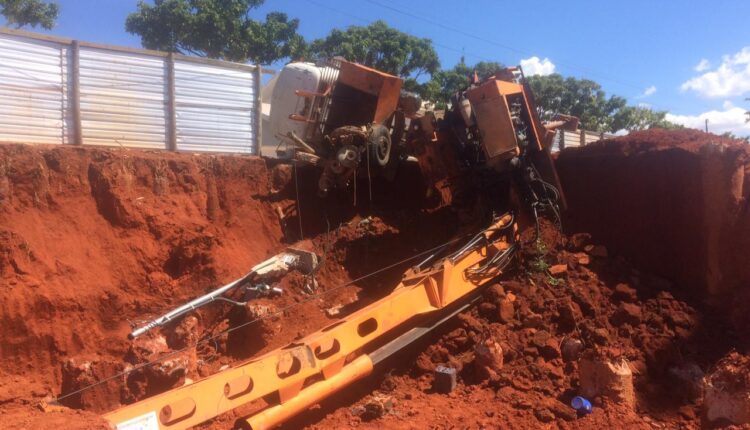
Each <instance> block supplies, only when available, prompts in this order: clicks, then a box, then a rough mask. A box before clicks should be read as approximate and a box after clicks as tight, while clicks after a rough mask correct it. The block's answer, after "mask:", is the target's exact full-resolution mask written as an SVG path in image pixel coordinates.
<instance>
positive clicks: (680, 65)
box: [0, 0, 750, 135]
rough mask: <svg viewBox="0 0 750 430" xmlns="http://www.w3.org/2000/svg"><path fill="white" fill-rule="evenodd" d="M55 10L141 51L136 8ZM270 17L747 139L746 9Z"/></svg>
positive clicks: (325, 7)
mask: <svg viewBox="0 0 750 430" xmlns="http://www.w3.org/2000/svg"><path fill="white" fill-rule="evenodd" d="M58 2H59V4H60V9H61V11H60V18H59V21H58V24H57V26H56V27H55V28H54V29H53V30H51V31H49V32H48V33H51V34H56V35H60V36H66V37H71V38H77V39H80V40H87V41H93V42H101V43H111V44H118V45H126V46H140V40H139V38H138V37H136V36H133V35H130V34H128V33H126V32H125V29H124V21H125V17H126V16H127V15H128V13H131V12H133V11H135V10H136V4H137V0H58ZM272 10H278V11H282V12H286V13H287V14H288V15H290V16H291V17H296V18H299V19H300V21H301V23H300V33H301V34H302V35H303V36H304V37H306V38H308V39H312V38H317V37H322V36H324V35H326V34H327V33H328V32H329V31H330V30H331V29H332V28H345V27H347V26H349V25H364V24H366V23H368V22H370V21H374V20H376V19H383V20H385V21H386V22H388V23H389V24H390V25H391V26H394V27H396V28H398V29H400V30H402V31H405V32H408V33H410V34H413V35H415V36H419V37H427V38H430V39H432V40H433V42H434V43H435V44H436V49H437V50H438V53H439V54H440V59H441V63H442V65H443V66H444V67H450V66H452V65H453V64H455V63H456V62H457V61H458V60H459V58H460V57H461V55H462V53H463V54H464V55H465V56H466V60H467V62H468V63H473V62H476V61H479V60H495V61H499V62H502V63H504V64H519V63H521V64H524V65H525V70H526V71H527V73H528V72H529V71H532V72H533V71H535V72H537V73H549V72H550V71H552V70H554V71H555V72H558V73H561V74H563V75H565V76H576V77H586V78H590V79H593V80H595V81H597V82H599V83H600V84H602V86H603V87H604V89H605V90H606V91H607V92H608V93H610V94H618V95H621V96H624V97H626V98H628V100H629V101H630V102H631V103H632V104H639V103H642V104H646V105H649V106H651V107H653V108H654V109H659V110H668V111H669V112H670V113H671V114H672V116H671V118H672V119H673V120H675V121H679V122H682V123H684V124H686V125H689V126H695V127H698V126H701V127H702V124H703V121H704V119H705V118H708V119H709V128H710V129H711V130H712V131H716V132H723V131H727V130H731V131H733V132H735V133H736V134H741V135H750V125H746V124H745V123H744V115H743V112H744V108H745V107H749V106H750V102H746V101H745V100H744V99H745V97H750V26H748V25H747V19H748V16H750V2H748V1H742V0H725V1H705V0H704V1H690V0H686V1H679V2H678V1H668V0H663V1H656V0H630V1H627V2H625V1H621V2H610V1H601V0H579V1H575V0H574V1H569V2H560V1H554V2H553V1H541V0H525V1H520V2H519V1H513V2H510V1H499V0H494V1H475V2H456V1H445V0H430V1H426V0H412V1H408V2H407V1H403V0H400V1H397V0H296V1H294V0H267V1H266V3H265V4H264V5H263V6H262V7H261V8H260V9H258V10H257V11H256V12H255V15H256V16H257V17H263V16H264V15H265V13H266V12H268V11H272ZM1 23H2V21H0V24H1ZM35 31H38V30H35ZM534 57H536V59H534ZM701 63H702V64H701ZM699 65H700V66H702V67H697V66H699ZM276 66H277V67H278V66H279V65H276Z"/></svg>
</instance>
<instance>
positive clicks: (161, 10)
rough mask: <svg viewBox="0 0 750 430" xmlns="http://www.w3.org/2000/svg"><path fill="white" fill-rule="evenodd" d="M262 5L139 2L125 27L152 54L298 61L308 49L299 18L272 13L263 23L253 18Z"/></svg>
mask: <svg viewBox="0 0 750 430" xmlns="http://www.w3.org/2000/svg"><path fill="white" fill-rule="evenodd" d="M261 4H263V0H155V1H154V4H153V5H151V4H149V3H147V2H145V1H143V0H141V1H139V2H138V11H137V12H134V13H131V14H130V15H128V18H127V20H126V21H125V28H126V30H127V31H128V32H129V33H132V34H137V35H139V36H141V43H142V44H143V46H144V47H146V48H149V49H158V50H162V51H172V52H179V53H187V54H193V55H199V56H206V57H211V58H219V59H224V60H230V61H247V60H250V61H252V62H254V63H257V64H269V63H272V62H274V61H276V60H278V59H281V58H287V57H294V56H296V55H298V53H299V52H301V51H302V49H303V48H304V40H303V39H302V37H301V36H300V35H298V34H297V27H298V26H299V20H298V19H292V20H290V19H289V18H288V17H287V15H286V14H284V13H280V12H271V13H269V14H267V15H266V20H265V21H257V20H254V19H252V18H251V17H250V11H251V10H252V9H255V8H257V7H258V6H260V5H261Z"/></svg>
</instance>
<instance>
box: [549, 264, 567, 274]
mask: <svg viewBox="0 0 750 430" xmlns="http://www.w3.org/2000/svg"><path fill="white" fill-rule="evenodd" d="M567 271H568V265H567V264H555V265H554V266H551V267H550V268H549V273H550V275H561V274H563V273H565V272H567Z"/></svg>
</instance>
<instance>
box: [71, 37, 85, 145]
mask: <svg viewBox="0 0 750 430" xmlns="http://www.w3.org/2000/svg"><path fill="white" fill-rule="evenodd" d="M70 82H71V84H70V101H69V102H70V109H71V115H72V117H73V144H75V145H83V128H82V126H81V46H80V44H79V43H78V41H77V40H74V41H72V42H71V43H70Z"/></svg>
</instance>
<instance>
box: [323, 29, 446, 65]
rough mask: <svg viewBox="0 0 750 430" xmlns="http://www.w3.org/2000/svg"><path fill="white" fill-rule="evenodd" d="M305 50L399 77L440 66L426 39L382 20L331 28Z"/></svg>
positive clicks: (429, 42) (429, 41)
mask: <svg viewBox="0 0 750 430" xmlns="http://www.w3.org/2000/svg"><path fill="white" fill-rule="evenodd" d="M309 53H310V55H311V56H312V57H313V58H319V59H327V58H332V57H336V56H341V57H344V58H346V59H347V60H349V61H354V62H357V63H360V64H364V65H365V66H369V67H373V68H375V69H378V70H382V71H384V72H387V73H391V74H393V75H398V76H401V77H402V78H412V79H417V78H419V77H420V76H422V75H424V74H429V75H432V74H433V73H435V72H437V71H438V70H439V68H440V61H439V60H438V54H437V52H436V51H435V48H434V47H433V46H432V41H431V40H430V39H421V38H418V37H415V36H412V35H410V34H407V33H404V32H402V31H399V30H396V29H395V28H393V27H390V26H388V24H386V23H385V22H383V21H375V22H373V23H372V24H370V25H368V26H366V27H362V26H351V27H349V28H347V29H346V30H338V29H334V30H332V31H331V33H330V34H329V35H328V36H326V37H325V38H322V39H316V40H314V41H312V43H311V44H310V46H309Z"/></svg>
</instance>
